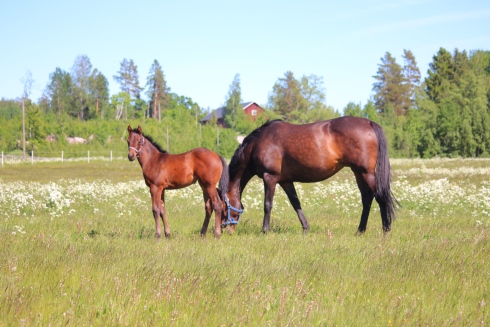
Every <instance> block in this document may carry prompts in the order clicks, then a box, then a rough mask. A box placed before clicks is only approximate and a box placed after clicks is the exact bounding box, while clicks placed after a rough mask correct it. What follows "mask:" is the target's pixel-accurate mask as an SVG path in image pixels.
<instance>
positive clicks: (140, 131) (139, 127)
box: [138, 125, 143, 134]
mask: <svg viewBox="0 0 490 327" xmlns="http://www.w3.org/2000/svg"><path fill="white" fill-rule="evenodd" d="M138 134H143V131H142V130H141V126H140V125H138Z"/></svg>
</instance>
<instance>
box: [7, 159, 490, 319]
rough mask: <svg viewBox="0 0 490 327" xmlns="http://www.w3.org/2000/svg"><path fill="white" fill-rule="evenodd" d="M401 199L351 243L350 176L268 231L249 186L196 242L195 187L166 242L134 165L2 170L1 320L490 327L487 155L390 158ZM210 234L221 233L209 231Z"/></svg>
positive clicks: (282, 212)
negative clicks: (228, 229)
mask: <svg viewBox="0 0 490 327" xmlns="http://www.w3.org/2000/svg"><path fill="white" fill-rule="evenodd" d="M392 167H393V179H394V183H393V191H394V193H395V195H396V197H397V198H398V199H399V201H400V203H401V204H402V206H403V207H402V208H401V209H400V210H399V211H398V217H397V220H396V221H395V222H394V224H393V226H392V231H391V233H390V234H389V235H387V236H384V235H383V233H382V229H381V218H380V215H379V210H378V208H377V205H373V209H372V211H371V216H370V221H369V223H368V230H367V231H366V233H365V234H364V235H362V236H355V232H356V228H357V225H358V223H359V217H360V212H361V203H360V196H359V192H358V190H357V186H356V185H355V181H354V177H353V175H352V174H351V172H350V171H349V170H344V171H342V172H340V173H339V174H338V175H337V176H335V177H334V178H332V179H330V180H328V181H326V182H322V183H316V184H299V185H297V189H298V193H299V196H300V200H301V201H302V206H303V209H304V212H305V214H306V216H307V218H308V219H309V222H310V225H311V230H310V232H309V234H307V235H303V234H302V231H301V226H300V223H299V221H298V219H297V217H296V215H295V213H294V211H293V209H292V208H291V206H290V204H289V202H288V201H287V197H286V195H285V194H284V192H283V191H282V190H279V189H278V191H277V192H276V197H275V202H274V209H273V213H272V218H271V224H272V232H270V233H268V234H266V235H263V234H261V232H260V230H261V225H262V201H263V188H262V183H261V181H260V180H258V179H254V180H252V182H251V183H250V184H249V186H248V187H247V189H246V191H245V193H244V198H243V202H244V205H245V209H246V210H245V213H244V214H243V216H242V219H241V222H240V224H239V225H238V227H237V230H236V233H235V234H233V235H230V234H227V233H224V234H223V236H222V237H221V238H220V239H219V240H215V239H214V238H213V237H212V234H211V231H209V234H208V236H207V237H206V238H202V237H200V236H199V230H200V228H201V225H202V220H203V218H204V207H203V203H202V197H201V192H200V189H199V187H197V186H195V185H194V186H192V187H189V188H187V189H182V190H177V191H169V192H167V193H166V200H167V215H168V217H169V223H170V228H171V231H172V236H171V238H170V239H162V240H159V241H156V240H155V239H154V222H153V218H152V214H151V205H150V195H149V191H148V189H147V187H146V186H145V184H144V182H143V180H142V174H141V169H140V167H139V165H138V164H137V163H129V162H127V161H115V162H104V161H91V162H90V163H86V162H79V163H73V162H71V163H70V162H65V163H36V164H34V165H31V164H30V163H28V164H16V165H5V166H4V167H3V168H0V186H1V187H0V286H1V289H0V326H61V325H64V326H483V325H485V324H486V325H488V324H489V323H490V310H489V306H490V256H489V251H490V160H483V159H482V160H462V159H446V160H443V159H437V160H393V161H392ZM211 225H212V224H211Z"/></svg>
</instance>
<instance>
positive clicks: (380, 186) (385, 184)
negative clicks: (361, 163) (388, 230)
mask: <svg viewBox="0 0 490 327" xmlns="http://www.w3.org/2000/svg"><path fill="white" fill-rule="evenodd" d="M371 126H372V127H373V129H374V133H375V134H376V138H377V139H378V160H377V162H376V173H375V179H376V190H375V192H374V197H375V198H376V201H378V203H384V204H385V205H386V211H387V219H388V223H389V224H390V225H391V222H392V220H394V219H395V209H396V207H397V206H398V205H399V203H398V201H397V199H396V198H395V197H394V196H393V193H392V192H391V188H390V184H391V167H390V160H389V158H388V143H387V142H386V136H385V133H384V132H383V129H382V128H381V126H379V125H378V124H376V123H375V122H371Z"/></svg>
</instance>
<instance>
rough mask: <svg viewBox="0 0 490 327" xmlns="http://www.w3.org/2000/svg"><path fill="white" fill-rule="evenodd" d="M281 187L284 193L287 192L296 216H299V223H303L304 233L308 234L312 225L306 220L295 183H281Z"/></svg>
mask: <svg viewBox="0 0 490 327" xmlns="http://www.w3.org/2000/svg"><path fill="white" fill-rule="evenodd" d="M279 185H281V187H282V189H283V190H284V192H286V194H287V196H288V199H289V202H291V204H292V206H293V208H294V210H295V211H296V214H297V215H298V218H299V221H300V222H301V226H303V232H304V233H307V232H308V230H309V229H310V224H308V221H307V220H306V217H305V215H304V214H303V210H302V209H301V203H300V202H299V198H298V194H297V193H296V189H295V187H294V184H293V183H279Z"/></svg>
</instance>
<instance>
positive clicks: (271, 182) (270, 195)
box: [262, 173, 279, 233]
mask: <svg viewBox="0 0 490 327" xmlns="http://www.w3.org/2000/svg"><path fill="white" fill-rule="evenodd" d="M278 179H279V178H278V177H277V176H274V175H271V174H268V173H264V190H265V199H264V223H263V225H262V232H264V233H267V232H268V231H269V230H270V229H271V225H270V222H271V211H272V202H273V199H274V192H275V191H276V185H277V180H278Z"/></svg>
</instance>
